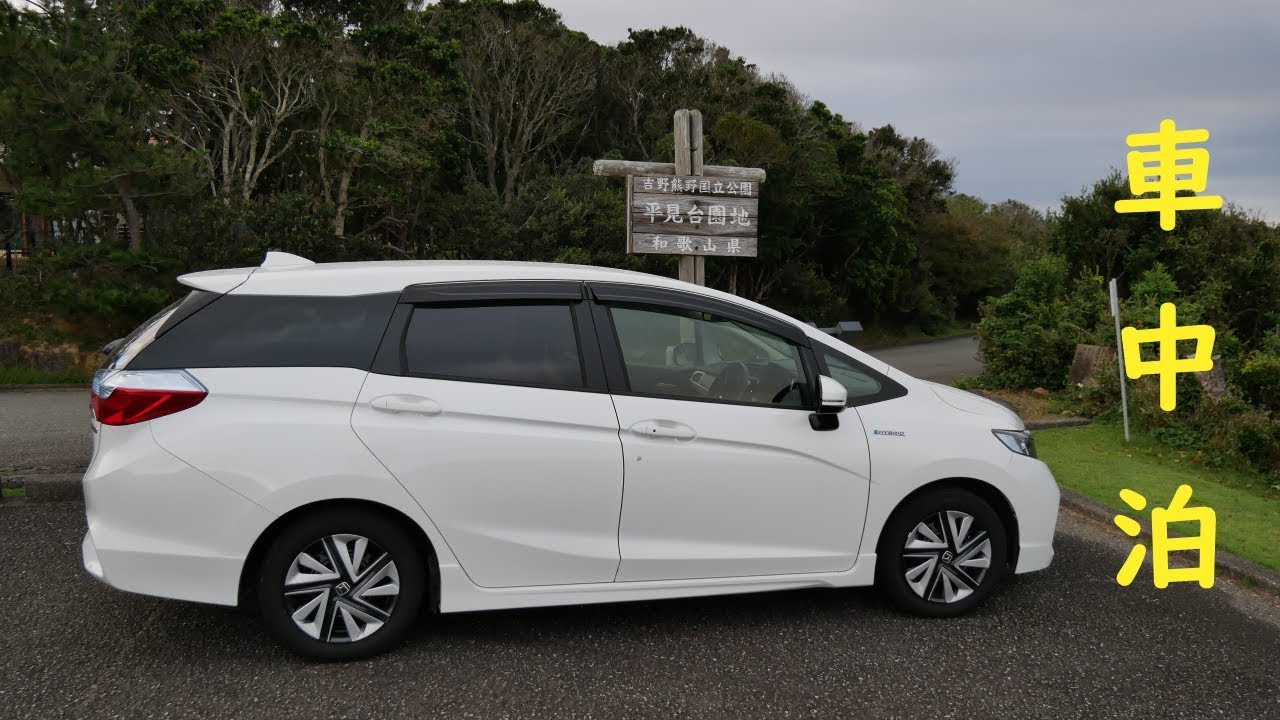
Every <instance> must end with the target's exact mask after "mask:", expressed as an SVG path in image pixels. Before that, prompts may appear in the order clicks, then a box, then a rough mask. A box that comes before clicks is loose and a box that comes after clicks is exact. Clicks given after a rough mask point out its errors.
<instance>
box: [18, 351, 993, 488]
mask: <svg viewBox="0 0 1280 720" xmlns="http://www.w3.org/2000/svg"><path fill="white" fill-rule="evenodd" d="M977 353H978V342H977V340H976V339H975V338H973V337H972V336H970V337H959V338H950V339H947V340H938V341H935V342H929V343H919V344H916V345H904V346H901V347H895V348H885V349H883V350H876V351H873V352H872V355H874V356H875V357H877V358H879V359H881V360H883V361H885V362H887V363H889V364H890V365H893V366H894V367H896V368H898V369H900V370H902V371H903V372H906V373H910V374H912V375H915V376H917V377H922V378H925V379H928V380H935V381H937V382H944V383H950V382H952V381H953V380H955V378H957V377H972V376H973V375H977V374H978V373H979V372H981V371H982V365H981V363H979V362H978V360H977ZM88 404H89V399H88V390H85V389H77V390H34V391H16V392H4V391H0V473H6V472H9V473H13V472H16V473H19V474H21V473H24V472H30V471H35V472H42V473H57V472H79V471H82V470H84V468H85V466H87V465H88V464H89V456H90V454H91V451H92V446H91V444H90V440H89V407H88Z"/></svg>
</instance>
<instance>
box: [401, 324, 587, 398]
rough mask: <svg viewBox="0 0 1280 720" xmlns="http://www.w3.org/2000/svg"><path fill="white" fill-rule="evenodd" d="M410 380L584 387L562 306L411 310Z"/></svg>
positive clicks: (406, 344)
mask: <svg viewBox="0 0 1280 720" xmlns="http://www.w3.org/2000/svg"><path fill="white" fill-rule="evenodd" d="M404 353H405V357H404V362H405V369H406V370H407V371H408V373H409V374H410V375H417V376H420V377H435V378H442V379H450V380H472V381H480V382H496V383H510V384H518V385H536V386H542V387H556V388H566V389H581V388H583V387H585V382H584V381H583V374H582V358H581V356H580V354H579V352H578V334H577V332H576V330H575V328H574V322H573V313H572V310H571V309H570V307H569V305H567V304H556V303H538V304H501V305H498V304H485V305H429V306H422V307H418V308H416V309H414V311H413V316H412V317H411V318H410V320H409V327H408V329H407V331H406V334H405V339H404Z"/></svg>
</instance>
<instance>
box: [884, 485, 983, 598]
mask: <svg viewBox="0 0 1280 720" xmlns="http://www.w3.org/2000/svg"><path fill="white" fill-rule="evenodd" d="M1005 538H1006V533H1005V528H1004V524H1003V523H1002V522H1001V521H1000V516H999V515H998V514H996V512H995V511H994V510H992V509H991V506H990V505H989V504H987V502H986V501H985V500H983V499H982V498H980V497H978V496H977V495H974V494H973V493H970V492H967V491H965V490H961V489H958V488H947V489H942V490H936V491H932V492H927V493H925V494H923V495H920V496H919V497H916V498H912V499H911V500H910V501H908V502H907V503H906V504H905V505H903V506H902V507H901V508H899V509H898V510H897V512H895V513H894V515H893V517H892V518H891V519H890V520H889V524H888V525H886V526H885V530H884V532H883V533H882V535H881V540H880V545H879V549H878V551H877V556H876V576H877V578H876V582H877V585H879V586H880V588H881V590H882V591H883V592H884V593H885V594H886V595H887V596H888V597H889V599H890V600H891V601H892V602H893V603H894V604H895V605H896V606H898V607H899V608H901V609H903V610H905V611H907V612H910V613H914V614H916V615H924V616H928V617H951V616H954V615H960V614H962V613H965V612H968V611H969V610H971V609H973V608H974V607H976V606H977V605H978V604H980V603H981V602H982V601H983V600H984V599H986V597H987V596H988V595H990V594H991V591H992V589H993V588H994V587H995V586H996V585H997V584H999V582H1000V579H1001V578H1002V577H1003V576H1004V569H1005V562H1006V558H1007V554H1008V551H1007V545H1006V539H1005Z"/></svg>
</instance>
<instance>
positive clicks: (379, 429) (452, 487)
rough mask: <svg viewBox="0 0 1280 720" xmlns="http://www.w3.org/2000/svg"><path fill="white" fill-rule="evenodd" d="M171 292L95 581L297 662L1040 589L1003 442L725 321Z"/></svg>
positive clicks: (489, 299) (149, 346)
mask: <svg viewBox="0 0 1280 720" xmlns="http://www.w3.org/2000/svg"><path fill="white" fill-rule="evenodd" d="M179 280H180V281H181V282H182V283H183V284H185V285H187V286H189V287H191V288H192V289H193V290H192V292H191V293H190V294H189V295H187V296H186V298H185V299H183V300H181V301H180V302H178V303H176V304H175V305H173V306H171V307H170V308H168V309H166V310H165V311H163V312H161V313H160V314H159V315H157V316H156V317H154V318H152V319H151V320H150V321H148V322H147V323H146V324H144V325H143V326H142V327H140V328H138V329H137V330H136V331H134V333H133V334H132V335H130V336H129V337H128V338H126V339H124V340H123V341H120V342H119V343H116V344H114V345H115V347H114V348H112V349H111V354H110V356H109V358H108V361H107V364H106V365H105V366H104V368H103V369H102V370H100V371H99V372H98V374H97V376H96V378H95V379H94V384H93V397H92V405H93V414H94V422H93V435H94V455H93V461H92V463H91V464H90V466H89V468H88V471H87V472H86V473H85V476H84V493H85V503H86V504H85V509H86V514H87V516H88V527H89V531H88V533H87V534H86V535H85V538H84V543H83V547H82V552H83V559H84V566H85V568H86V569H87V570H88V571H89V572H90V573H91V574H93V575H94V576H95V577H97V578H99V579H101V580H103V581H105V582H106V583H108V584H110V585H112V586H114V587H116V588H119V589H122V590H128V591H131V592H137V593H143V594H147V595H156V596H160V597H166V598H176V599H180V600H193V601H197V602H203V603H213V604H218V605H238V604H247V605H249V606H250V607H253V606H256V607H257V608H258V609H259V610H260V611H261V613H262V616H263V618H264V621H265V623H266V626H267V627H268V628H269V629H270V630H271V631H272V632H273V633H274V634H275V635H276V636H277V637H278V638H279V639H280V640H281V641H282V642H283V643H284V644H285V645H287V646H288V647H290V648H292V649H293V650H295V651H296V652H298V653H301V654H302V655H305V656H309V657H314V658H320V659H349V658H356V657H365V656H368V655H371V654H373V653H377V652H381V651H384V650H387V649H388V648H391V647H393V646H395V645H396V644H398V643H399V642H401V641H402V639H403V638H404V637H405V635H406V633H407V631H408V630H409V629H410V627H411V626H412V625H413V624H414V622H415V621H416V620H417V619H418V617H419V616H420V614H421V611H422V610H424V608H425V609H427V610H430V611H433V612H441V613H448V612H462V611H470V610H491V609H498V608H517V607H531V606H539V605H564V604H577V603H597V602H617V601H627V600H651V599H655V598H674V597H688V596H695V595H716V594H724V593H742V592H755V591H763V590H783V589H789V588H808V587H832V588H836V587H850V586H860V585H871V584H878V585H879V586H881V587H882V588H883V592H884V593H885V594H886V595H887V596H888V597H889V598H890V599H891V600H892V601H893V602H894V603H895V604H897V605H898V606H900V607H901V608H903V609H905V610H907V611H910V612H914V613H919V614H922V615H929V616H951V615H956V614H959V613H962V612H965V611H967V610H970V609H971V608H973V607H974V606H975V605H977V604H978V603H980V602H981V601H982V600H983V599H984V598H985V597H987V595H989V594H990V592H991V590H992V588H993V587H994V586H995V585H996V584H997V583H998V582H999V580H1000V578H1001V577H1002V576H1003V575H1004V574H1005V572H1006V570H1012V571H1013V572H1017V573H1025V572H1030V571H1034V570H1039V569H1041V568H1044V567H1046V566H1047V565H1049V562H1050V560H1051V559H1052V558H1053V544H1052V543H1053V534H1054V526H1055V524H1056V522H1057V513H1058V487H1057V484H1056V483H1055V482H1054V479H1053V476H1052V475H1051V474H1050V472H1049V470H1048V468H1047V467H1046V466H1045V465H1044V463H1043V462H1041V461H1040V460H1037V459H1036V454H1035V449H1034V445H1033V443H1032V441H1031V437H1030V435H1029V433H1028V432H1027V431H1026V430H1024V427H1023V424H1022V422H1021V421H1020V420H1019V419H1018V417H1017V416H1016V415H1015V414H1014V413H1012V412H1010V411H1008V410H1006V409H1005V408H1003V407H1001V406H1000V405H998V404H995V403H992V402H990V401H988V400H985V399H983V398H980V397H978V396H975V395H972V394H969V393H966V392H962V391H959V390H956V389H954V388H950V387H945V386H942V385H936V384H933V383H929V382H924V381H922V380H917V379H915V378H912V377H910V376H908V375H905V374H903V373H901V372H899V371H897V370H894V369H893V368H891V367H888V366H886V365H885V364H884V363H881V362H878V361H876V360H875V359H873V358H871V357H869V356H867V355H865V354H864V353H862V352H860V351H858V350H856V349H854V348H853V347H850V346H849V345H846V344H844V343H841V342H839V341H838V340H836V339H834V338H832V337H830V336H828V335H826V334H825V333H823V332H821V331H819V330H816V329H814V328H812V327H809V326H808V325H806V324H805V323H802V322H799V321H797V320H793V319H792V318H789V317H787V316H785V315H783V314H781V313H778V312H775V311H773V310H770V309H769V308H767V307H763V306H761V305H758V304H755V303H752V302H748V301H746V300H743V299H742V298H739V297H735V296H733V295H728V294H725V293H722V292H717V291H715V290H710V289H707V288H703V287H698V286H695V285H690V284H686V283H682V282H679V281H676V280H671V279H667V278H662V277H655V276H651V275H644V274H639V273H632V272H624V271H620V270H610V269H604V268H594V267H578V266H570V265H554V264H538V263H495V262H447V261H446V262H368V263H337V264H319V265H317V264H313V263H311V262H310V261H308V260H305V259H303V258H299V257H296V256H293V255H287V254H284V253H274V252H273V253H269V254H268V255H267V258H266V260H265V261H264V263H263V264H262V266H261V267H257V268H239V269H232V270H214V271H209V272H199V273H194V274H190V275H184V276H182V277H181V278H179Z"/></svg>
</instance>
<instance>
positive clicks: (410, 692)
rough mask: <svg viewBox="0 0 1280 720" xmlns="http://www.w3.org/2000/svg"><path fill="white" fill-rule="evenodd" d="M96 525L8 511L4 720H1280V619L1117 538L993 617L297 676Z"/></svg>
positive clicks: (26, 508)
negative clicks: (110, 552) (156, 578)
mask: <svg viewBox="0 0 1280 720" xmlns="http://www.w3.org/2000/svg"><path fill="white" fill-rule="evenodd" d="M83 532H84V520H83V508H82V506H80V505H79V504H74V503H50V504H34V503H23V504H13V503H9V504H5V505H0V548H3V573H2V575H0V577H2V579H0V607H3V608H5V611H6V618H5V622H4V623H3V624H2V625H0V717H4V718H63V717H76V718H79V717H93V718H97V717H103V718H110V717H119V718H143V717H173V718H185V717H207V718H222V717H236V718H259V717H261V718H293V717H297V718H309V719H317V718H363V717H368V718H394V717H458V718H506V717H566V718H586V717H595V718H645V717H656V718H671V717H690V718H693V717H696V718H744V717H841V718H849V717H877V718H889V717H929V718H948V717H1001V718H1004V717H1010V718H1012V717H1017V718H1039V717H1044V718H1069V717H1081V718H1084V717H1088V718H1100V717H1125V718H1130V717H1160V718H1165V717H1168V718H1179V717H1188V718H1192V717H1194V718H1201V717H1231V718H1268V717H1271V718H1275V717H1280V679H1278V676H1277V674H1276V663H1277V660H1280V612H1278V611H1277V606H1276V605H1274V604H1272V602H1270V601H1268V600H1266V599H1265V598H1262V597H1260V596H1258V595H1256V594H1254V593H1251V592H1248V591H1243V590H1239V589H1237V588H1233V587H1231V586H1229V585H1227V584H1226V583H1225V582H1223V581H1221V580H1220V581H1219V583H1218V585H1217V586H1215V587H1214V588H1213V589H1212V590H1202V589H1200V588H1199V587H1196V586H1187V585H1185V584H1175V585H1173V586H1171V587H1170V588H1168V589H1166V590H1156V589H1155V588H1154V587H1153V586H1152V584H1151V576H1150V573H1149V572H1146V571H1144V573H1142V574H1141V575H1139V577H1138V579H1137V581H1135V583H1134V584H1133V585H1131V586H1130V587H1128V588H1121V587H1119V586H1118V585H1116V583H1115V580H1114V579H1113V575H1114V573H1115V572H1116V570H1117V569H1118V568H1119V567H1120V565H1121V564H1122V562H1123V560H1124V556H1125V555H1126V553H1127V552H1128V547H1129V546H1128V544H1127V543H1126V542H1124V541H1123V540H1124V539H1123V538H1122V536H1120V533H1119V532H1118V531H1116V530H1115V529H1114V528H1104V527H1102V526H1095V525H1091V524H1088V523H1086V522H1085V521H1082V520H1077V519H1074V518H1072V517H1070V516H1067V517H1064V518H1063V522H1062V523H1061V525H1060V528H1059V534H1058V541H1057V549H1058V558H1057V560H1056V561H1055V563H1054V565H1053V566H1052V567H1051V568H1050V569H1048V570H1046V571H1044V572H1041V573H1036V574H1032V575H1025V576H1019V577H1016V578H1014V579H1012V580H1010V581H1008V582H1006V584H1005V585H1003V586H1002V587H1001V588H1000V589H999V590H998V591H997V593H996V594H995V595H994V596H993V597H992V598H991V599H990V601H989V602H988V603H987V604H986V605H984V606H983V607H981V608H979V609H978V610H977V611H975V612H974V613H973V614H971V615H969V616H966V617H963V618H958V619H954V620H925V619H919V618H914V617H907V616H904V615H900V614H897V613H896V612H894V611H892V610H890V609H889V608H888V607H886V606H885V604H884V602H883V600H882V599H881V598H880V596H879V595H878V594H877V593H876V592H875V591H873V590H864V589H858V590H807V591H795V592H781V593H769V594H759V595H745V596H730V597H720V598H704V599H696V600H673V601H663V602H645V603H635V604H616V605H595V606H581V607H565V608H548V609H538V610H521V611H502V612H489V613H469V614H459V615H448V616H440V617H431V616H426V617H424V618H423V621H422V622H421V623H420V624H419V626H418V628H417V629H416V631H415V632H414V633H413V636H412V638H411V640H410V641H409V642H407V643H406V644H405V645H404V646H402V647H401V648H399V649H398V650H396V651H393V652H391V653H389V654H387V655H384V656H381V657H378V658H374V659H373V660H369V661H365V662H360V663H352V664H346V665H324V664H316V663H310V662H306V661H302V660H299V659H296V658H295V657H293V656H291V655H289V654H288V653H287V652H286V651H284V650H282V649H280V648H279V647H277V646H276V645H275V643H274V642H272V641H271V640H270V639H269V638H268V637H267V636H266V635H265V633H264V631H263V629H262V627H261V624H260V622H259V621H258V620H257V619H255V618H253V617H251V616H248V615H244V614H241V613H239V612H237V611H235V610H231V609H226V608H218V607H211V606H202V605H195V604H190V603H181V602H174V601H162V600H155V599H151V598H145V597H141V596H136V595H130V594H127V593H123V592H119V591H116V590H113V589H111V588H109V587H107V586H105V585H102V584H99V583H98V582H97V581H95V580H93V579H92V578H90V577H89V576H87V575H86V574H85V573H84V572H83V571H82V570H81V569H80V557H79V545H80V538H81V536H82V533H83Z"/></svg>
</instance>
